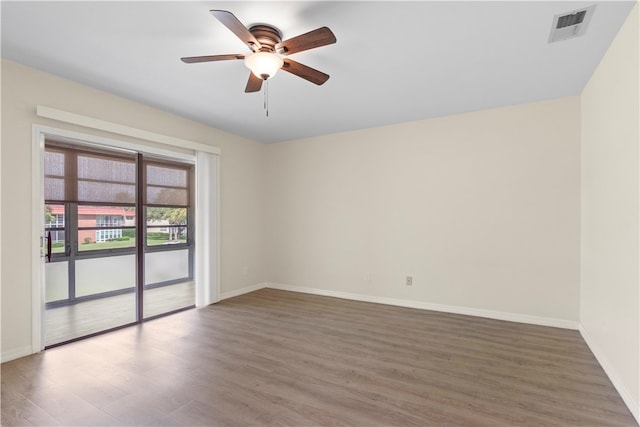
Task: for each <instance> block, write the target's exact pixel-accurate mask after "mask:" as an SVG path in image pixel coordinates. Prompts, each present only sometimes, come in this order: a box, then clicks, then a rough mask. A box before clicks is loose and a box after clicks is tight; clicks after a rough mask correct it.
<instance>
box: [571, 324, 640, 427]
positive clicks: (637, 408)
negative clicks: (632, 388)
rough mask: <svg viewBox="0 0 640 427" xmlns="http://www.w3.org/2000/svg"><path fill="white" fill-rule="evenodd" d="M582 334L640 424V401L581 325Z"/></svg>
mask: <svg viewBox="0 0 640 427" xmlns="http://www.w3.org/2000/svg"><path fill="white" fill-rule="evenodd" d="M580 334H581V335H582V338H583V339H584V342H586V343H587V345H588V346H589V349H590V350H591V352H592V353H593V355H594V356H595V357H596V360H597V361H598V363H599V364H600V366H602V369H603V370H604V372H605V373H606V374H607V376H608V377H609V380H611V383H612V384H613V386H614V387H615V388H616V390H617V391H618V393H619V394H620V397H621V398H622V400H623V401H624V403H625V405H627V408H629V411H631V414H632V415H633V417H634V418H635V419H636V421H637V422H638V423H639V424H640V401H635V400H634V398H633V396H632V394H631V392H629V390H628V389H627V388H626V386H625V385H624V383H623V382H622V381H621V380H620V376H619V375H618V374H617V373H616V370H615V369H614V368H613V365H612V364H611V363H610V362H609V360H608V359H607V357H606V356H605V355H604V352H603V351H602V348H601V347H599V346H598V345H597V344H596V342H595V341H594V340H593V338H592V337H591V336H590V335H589V333H588V332H587V331H586V330H585V329H584V327H583V326H582V325H580Z"/></svg>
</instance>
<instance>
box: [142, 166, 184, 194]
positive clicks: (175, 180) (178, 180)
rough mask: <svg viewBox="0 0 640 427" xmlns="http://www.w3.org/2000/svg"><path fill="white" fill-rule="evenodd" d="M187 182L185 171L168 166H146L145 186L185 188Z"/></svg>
mask: <svg viewBox="0 0 640 427" xmlns="http://www.w3.org/2000/svg"><path fill="white" fill-rule="evenodd" d="M187 182H188V176H187V171H186V169H184V168H175V167H171V166H169V165H152V164H147V184H148V185H159V186H163V187H182V188H186V187H187Z"/></svg>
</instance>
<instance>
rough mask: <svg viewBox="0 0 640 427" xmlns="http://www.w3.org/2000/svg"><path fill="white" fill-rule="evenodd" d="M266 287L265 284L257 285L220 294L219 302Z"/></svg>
mask: <svg viewBox="0 0 640 427" xmlns="http://www.w3.org/2000/svg"><path fill="white" fill-rule="evenodd" d="M266 286H267V283H258V284H257V285H251V286H245V287H244V288H240V289H234V290H232V291H228V292H222V293H221V294H220V301H222V300H225V299H228V298H233V297H237V296H240V295H243V294H248V293H249V292H254V291H257V290H260V289H262V288H264V287H266Z"/></svg>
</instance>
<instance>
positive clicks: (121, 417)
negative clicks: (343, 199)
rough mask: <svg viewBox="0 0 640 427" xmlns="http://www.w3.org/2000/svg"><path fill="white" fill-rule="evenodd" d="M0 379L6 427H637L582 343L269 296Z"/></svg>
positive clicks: (13, 367) (62, 352)
mask: <svg viewBox="0 0 640 427" xmlns="http://www.w3.org/2000/svg"><path fill="white" fill-rule="evenodd" d="M1 375H2V402H1V403H2V425H4V426H14V425H65V426H70V425H131V426H134V425H135V426H137V425H211V426H217V425H229V426H248V425H289V426H326V425H340V426H342V425H344V426H430V425H455V426H477V425H478V426H479V425H485V426H501V425H509V426H542V425H544V426H635V425H637V424H636V423H635V421H634V419H633V417H632V415H631V414H630V412H629V411H628V409H627V408H626V407H625V405H624V404H623V402H622V400H621V398H620V396H619V395H618V394H617V392H616V390H615V389H614V388H613V386H612V384H611V383H610V381H609V380H608V378H607V377H606V375H605V373H604V372H603V370H602V368H601V367H600V366H599V365H598V363H597V362H596V360H595V358H594V357H593V355H592V354H591V352H590V351H589V349H588V348H587V346H586V344H585V343H584V341H583V340H582V338H581V337H580V335H579V333H578V332H576V331H570V330H563V329H556V328H548V327H541V326H531V325H524V324H518V323H510V322H502V321H497V320H489V319H483V318H474V317H466V316H460V315H453V314H444V313H436V312H429V311H423V310H415V309H407V308H400V307H392V306H385V305H377V304H369V303H362V302H355V301H347V300H340V299H334V298H327V297H320V296H311V295H305V294H299V293H291V292H284V291H276V290H268V289H264V290H261V291H257V292H253V293H251V294H247V295H242V296H239V297H236V298H232V299H229V300H226V301H223V302H221V303H219V304H217V305H215V306H211V307H207V308H204V309H200V310H189V311H186V312H182V313H178V314H176V315H172V316H169V317H165V318H161V319H157V320H153V321H150V322H147V323H145V324H143V325H141V326H136V327H131V328H127V329H124V330H119V331H116V332H112V333H109V334H106V335H102V336H99V337H94V338H91V339H88V340H84V341H80V342H76V343H73V344H69V345H66V346H62V347H58V348H55V349H51V350H48V351H46V352H43V353H41V354H37V355H33V356H29V357H25V358H22V359H18V360H14V361H11V362H7V363H4V364H3V365H2V372H1Z"/></svg>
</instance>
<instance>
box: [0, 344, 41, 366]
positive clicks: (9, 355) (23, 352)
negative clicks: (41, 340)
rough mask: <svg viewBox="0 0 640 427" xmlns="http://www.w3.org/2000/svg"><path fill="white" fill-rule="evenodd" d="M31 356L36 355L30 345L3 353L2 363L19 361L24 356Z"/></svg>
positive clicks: (0, 355)
mask: <svg viewBox="0 0 640 427" xmlns="http://www.w3.org/2000/svg"><path fill="white" fill-rule="evenodd" d="M30 354H34V351H33V349H32V348H31V346H30V345H27V346H24V347H18V348H13V349H11V350H6V351H4V350H3V351H2V354H0V362H2V363H4V362H8V361H10V360H14V359H19V358H21V357H24V356H29V355H30Z"/></svg>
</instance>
